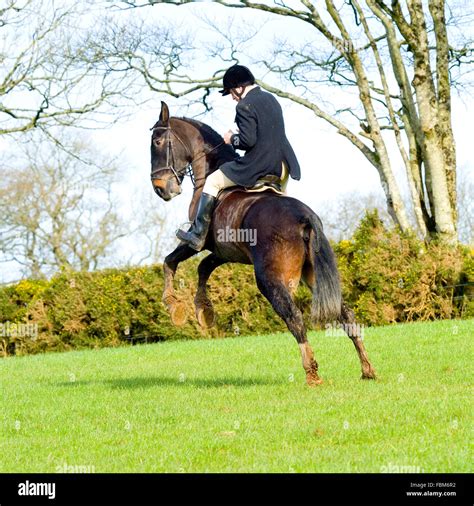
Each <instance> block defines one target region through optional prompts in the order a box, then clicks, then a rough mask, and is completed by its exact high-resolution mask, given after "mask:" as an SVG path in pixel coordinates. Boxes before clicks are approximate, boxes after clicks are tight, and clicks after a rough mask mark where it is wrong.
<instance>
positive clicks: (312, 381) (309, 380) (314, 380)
mask: <svg viewBox="0 0 474 506" xmlns="http://www.w3.org/2000/svg"><path fill="white" fill-rule="evenodd" d="M322 383H323V380H322V379H321V378H320V377H319V376H312V375H311V376H309V375H308V376H306V384H307V385H308V386H309V387H317V386H318V385H321V384H322Z"/></svg>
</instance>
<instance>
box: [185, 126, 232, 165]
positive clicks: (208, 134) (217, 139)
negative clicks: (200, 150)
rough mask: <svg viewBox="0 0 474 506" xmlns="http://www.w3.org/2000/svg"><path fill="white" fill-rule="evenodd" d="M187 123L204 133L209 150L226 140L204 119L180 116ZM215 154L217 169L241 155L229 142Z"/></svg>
mask: <svg viewBox="0 0 474 506" xmlns="http://www.w3.org/2000/svg"><path fill="white" fill-rule="evenodd" d="M179 119H181V120H183V121H186V122H187V123H190V124H191V125H193V126H194V127H195V128H197V129H198V130H199V133H200V134H201V135H202V138H203V139H204V142H205V143H206V144H207V147H208V149H209V150H211V149H213V148H215V147H216V146H218V145H219V144H221V143H223V142H224V139H223V138H222V136H221V135H219V134H218V133H217V132H216V131H215V130H214V129H213V128H211V127H210V126H209V125H206V123H203V122H202V121H198V120H197V119H191V118H179ZM214 156H215V158H216V167H215V168H216V169H217V168H219V167H220V166H221V165H222V164H223V163H225V162H230V161H231V160H235V159H236V158H238V157H239V155H238V154H237V153H236V152H235V151H234V148H233V147H232V146H230V145H229V144H222V145H221V146H219V147H218V148H217V149H216V150H215V151H214Z"/></svg>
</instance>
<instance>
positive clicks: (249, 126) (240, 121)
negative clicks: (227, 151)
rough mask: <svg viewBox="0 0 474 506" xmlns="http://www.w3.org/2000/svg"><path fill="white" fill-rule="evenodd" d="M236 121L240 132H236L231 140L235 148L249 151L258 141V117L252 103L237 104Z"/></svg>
mask: <svg viewBox="0 0 474 506" xmlns="http://www.w3.org/2000/svg"><path fill="white" fill-rule="evenodd" d="M236 111H237V114H236V116H235V122H236V123H237V126H238V127H239V133H238V134H234V135H233V136H232V137H231V139H230V142H231V144H232V146H233V147H234V148H235V149H243V150H244V151H248V150H249V149H251V148H252V147H253V146H255V144H256V142H257V118H256V116H255V114H254V112H253V110H252V106H251V105H250V104H245V105H243V106H240V104H238V105H237V108H236Z"/></svg>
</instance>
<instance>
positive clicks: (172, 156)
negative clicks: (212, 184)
mask: <svg viewBox="0 0 474 506" xmlns="http://www.w3.org/2000/svg"><path fill="white" fill-rule="evenodd" d="M152 131H153V132H152V135H151V182H152V184H153V190H154V191H155V193H156V194H157V195H158V196H159V197H161V198H162V199H163V200H166V201H168V200H171V199H172V198H173V197H176V196H177V195H179V194H180V193H181V191H182V190H181V183H182V182H183V178H184V175H185V173H186V168H187V166H188V164H189V163H190V161H191V153H190V152H189V149H188V148H187V146H186V144H185V143H184V141H183V140H182V138H181V137H180V135H179V134H178V132H177V131H176V128H175V127H173V128H172V126H171V122H170V113H169V109H168V106H167V105H166V104H165V103H164V102H161V113H160V119H159V120H158V121H157V123H155V125H154V126H153V128H152Z"/></svg>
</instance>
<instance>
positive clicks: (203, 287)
mask: <svg viewBox="0 0 474 506" xmlns="http://www.w3.org/2000/svg"><path fill="white" fill-rule="evenodd" d="M226 262H227V260H223V259H222V258H220V257H218V256H216V255H215V254H214V253H211V254H210V255H208V256H207V257H206V258H204V259H203V260H202V261H201V263H200V264H199V267H198V274H199V283H198V289H197V292H196V296H195V297H194V305H195V307H196V318H197V320H198V322H199V325H200V326H201V327H202V328H208V327H212V326H213V325H214V322H215V315H214V309H213V307H212V302H211V301H210V300H209V297H208V296H207V280H208V279H209V276H210V275H211V273H212V272H213V271H214V269H216V268H217V267H219V265H222V264H224V263H226Z"/></svg>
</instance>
